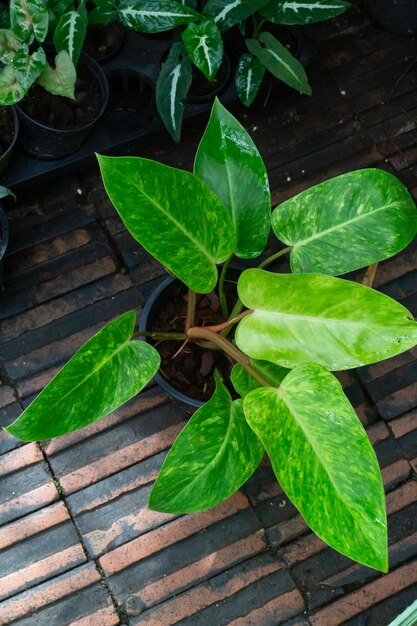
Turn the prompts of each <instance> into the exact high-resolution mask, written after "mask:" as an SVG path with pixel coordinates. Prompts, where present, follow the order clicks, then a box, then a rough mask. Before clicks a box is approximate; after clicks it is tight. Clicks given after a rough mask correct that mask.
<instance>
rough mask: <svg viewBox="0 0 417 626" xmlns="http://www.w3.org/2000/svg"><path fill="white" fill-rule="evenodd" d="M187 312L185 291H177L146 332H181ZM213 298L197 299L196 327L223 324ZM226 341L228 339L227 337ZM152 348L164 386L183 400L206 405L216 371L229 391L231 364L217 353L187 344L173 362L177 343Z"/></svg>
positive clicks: (163, 342)
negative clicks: (184, 398)
mask: <svg viewBox="0 0 417 626" xmlns="http://www.w3.org/2000/svg"><path fill="white" fill-rule="evenodd" d="M186 312H187V290H186V288H185V287H184V286H183V285H181V287H180V289H179V290H178V292H177V293H176V295H175V296H174V298H172V299H170V300H169V302H168V305H167V306H166V307H165V308H164V309H162V310H161V311H159V313H158V315H157V317H156V318H155V319H154V320H153V322H152V325H151V328H150V330H152V331H157V332H180V333H182V332H184V325H185V316H186ZM223 321H224V319H223V318H222V316H221V311H220V303H219V299H218V296H217V294H215V293H210V294H207V295H200V296H197V307H196V320H195V325H196V326H212V325H215V324H219V323H221V322H223ZM229 338H230V336H229ZM154 345H155V347H156V348H157V350H158V352H159V354H160V355H161V369H160V372H161V373H162V375H163V376H164V377H165V378H166V379H167V380H168V382H169V383H170V384H171V385H172V386H173V387H175V389H178V391H181V392H182V393H183V394H185V395H186V396H189V397H191V398H194V399H195V400H201V401H202V402H206V401H207V400H209V399H210V398H211V396H212V395H213V392H214V389H215V382H214V378H213V373H214V370H215V369H218V370H220V372H221V374H222V376H223V379H224V383H225V384H226V385H227V386H228V387H229V391H231V393H232V395H233V396H234V397H236V394H235V393H234V391H233V389H232V388H230V386H229V385H230V383H229V376H230V372H231V369H232V367H233V365H234V361H233V360H232V359H229V357H228V356H227V355H226V354H224V353H223V352H222V351H220V350H206V349H204V348H201V347H200V346H198V345H196V344H193V343H187V344H186V346H185V347H184V349H183V350H182V351H181V352H180V353H179V354H178V355H177V356H176V357H175V358H174V359H173V358H172V357H173V355H175V353H176V352H177V350H178V349H179V348H180V346H181V342H179V341H162V342H159V343H158V342H156V343H155V344H154Z"/></svg>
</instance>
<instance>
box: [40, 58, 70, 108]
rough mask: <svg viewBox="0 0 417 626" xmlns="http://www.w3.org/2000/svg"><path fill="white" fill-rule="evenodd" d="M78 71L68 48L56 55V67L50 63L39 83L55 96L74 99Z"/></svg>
mask: <svg viewBox="0 0 417 626" xmlns="http://www.w3.org/2000/svg"><path fill="white" fill-rule="evenodd" d="M76 80H77V71H76V69H75V66H74V63H73V62H72V61H71V59H70V56H69V54H68V52H67V51H66V50H61V52H58V54H57V55H56V57H55V67H50V66H49V65H48V66H47V67H46V69H45V70H44V71H43V72H42V74H41V75H40V76H39V78H38V83H39V84H40V85H41V86H42V87H43V88H44V89H46V90H47V91H49V92H50V93H52V94H53V95H55V96H64V97H65V98H71V99H74V97H75V95H74V90H75V82H76Z"/></svg>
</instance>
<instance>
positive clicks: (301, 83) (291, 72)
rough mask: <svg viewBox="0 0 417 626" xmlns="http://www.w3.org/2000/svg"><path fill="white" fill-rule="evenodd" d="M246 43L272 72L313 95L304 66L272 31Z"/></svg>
mask: <svg viewBox="0 0 417 626" xmlns="http://www.w3.org/2000/svg"><path fill="white" fill-rule="evenodd" d="M246 45H247V47H248V50H249V52H250V53H251V54H253V55H254V56H256V57H258V59H259V60H260V61H261V63H262V64H263V65H264V66H265V67H266V69H267V70H269V71H270V72H271V74H273V75H274V76H276V77H277V78H279V79H280V80H282V81H283V82H284V83H286V84H287V85H289V86H290V87H293V89H296V90H297V91H299V92H300V93H303V94H307V95H311V87H310V85H309V84H308V78H307V74H306V73H305V70H304V67H303V66H302V65H301V63H300V61H298V59H296V58H295V57H294V56H293V55H292V54H291V52H290V51H289V50H288V48H286V47H285V46H283V45H282V44H281V43H280V42H279V41H278V39H276V38H275V37H274V36H273V35H271V33H261V34H260V35H259V37H258V39H247V40H246Z"/></svg>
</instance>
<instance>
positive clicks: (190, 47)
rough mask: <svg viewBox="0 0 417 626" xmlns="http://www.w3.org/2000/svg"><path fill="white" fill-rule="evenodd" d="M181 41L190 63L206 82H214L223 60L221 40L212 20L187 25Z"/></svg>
mask: <svg viewBox="0 0 417 626" xmlns="http://www.w3.org/2000/svg"><path fill="white" fill-rule="evenodd" d="M182 40H183V42H184V45H185V47H186V48H187V52H188V54H189V56H190V59H191V61H192V62H193V63H194V65H195V66H196V67H198V69H199V70H201V71H202V72H203V74H204V76H205V77H206V78H207V80H210V81H211V80H214V79H215V77H216V74H217V72H218V70H219V68H220V66H221V64H222V60H223V40H222V36H221V34H220V31H219V29H218V28H217V26H216V24H215V23H214V22H213V21H212V20H204V21H203V22H201V23H199V24H188V26H187V28H186V29H185V30H184V31H183V33H182Z"/></svg>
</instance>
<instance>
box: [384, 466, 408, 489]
mask: <svg viewBox="0 0 417 626" xmlns="http://www.w3.org/2000/svg"><path fill="white" fill-rule="evenodd" d="M410 473H411V466H410V464H409V463H408V461H406V460H405V459H400V460H399V461H396V462H395V463H392V465H388V466H387V467H384V469H383V470H382V471H381V474H382V480H383V482H384V487H385V489H386V490H388V489H392V488H393V487H394V486H395V485H398V484H399V483H402V482H404V481H405V480H407V478H409V476H410Z"/></svg>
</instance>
